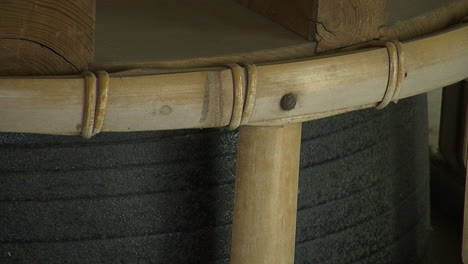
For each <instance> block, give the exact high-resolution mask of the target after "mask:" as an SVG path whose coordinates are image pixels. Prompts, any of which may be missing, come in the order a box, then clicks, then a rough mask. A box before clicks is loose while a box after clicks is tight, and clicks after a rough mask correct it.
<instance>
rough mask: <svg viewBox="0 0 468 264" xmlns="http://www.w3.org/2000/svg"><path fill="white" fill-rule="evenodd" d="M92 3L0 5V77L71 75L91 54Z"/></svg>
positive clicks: (22, 0) (46, 0)
mask: <svg viewBox="0 0 468 264" xmlns="http://www.w3.org/2000/svg"><path fill="white" fill-rule="evenodd" d="M94 17H95V0H60V1H56V0H18V1H2V2H1V8H0V74H1V75H32V74H34V75H43V74H74V73H78V72H82V71H83V70H85V69H87V66H88V64H89V63H91V62H92V60H93V54H94V52H93V51H94Z"/></svg>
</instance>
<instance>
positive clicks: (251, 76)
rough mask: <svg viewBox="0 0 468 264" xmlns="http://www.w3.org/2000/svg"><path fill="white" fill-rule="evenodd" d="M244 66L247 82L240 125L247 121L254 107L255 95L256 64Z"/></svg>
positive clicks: (245, 123)
mask: <svg viewBox="0 0 468 264" xmlns="http://www.w3.org/2000/svg"><path fill="white" fill-rule="evenodd" d="M246 67H247V79H248V82H247V91H246V97H245V104H244V110H243V112H242V118H241V122H240V124H241V125H247V124H248V123H249V121H250V116H252V111H253V108H254V103H255V95H256V93H257V66H255V65H254V64H246Z"/></svg>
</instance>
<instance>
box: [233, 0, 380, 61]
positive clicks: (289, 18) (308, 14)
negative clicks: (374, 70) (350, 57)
mask: <svg viewBox="0 0 468 264" xmlns="http://www.w3.org/2000/svg"><path fill="white" fill-rule="evenodd" d="M237 1H238V2H240V3H241V4H243V5H245V6H247V7H249V8H251V9H252V10H255V11H257V12H259V13H261V14H263V15H266V16H268V17H269V18H271V19H272V20H274V21H276V22H278V23H279V24H281V25H283V26H285V27H287V28H289V29H291V30H293V31H294V32H296V33H298V34H299V35H301V36H303V37H304V38H306V39H308V40H311V41H315V42H317V52H323V51H327V50H331V49H335V48H337V47H344V46H348V45H352V44H356V43H360V42H363V41H366V40H371V39H374V38H378V37H379V32H378V27H379V26H381V25H384V24H386V23H387V22H388V1H387V0H353V1H349V0H334V1H330V0H293V1H281V0H275V1H264V0H237ZM382 10H384V11H382ZM363 18H365V19H363Z"/></svg>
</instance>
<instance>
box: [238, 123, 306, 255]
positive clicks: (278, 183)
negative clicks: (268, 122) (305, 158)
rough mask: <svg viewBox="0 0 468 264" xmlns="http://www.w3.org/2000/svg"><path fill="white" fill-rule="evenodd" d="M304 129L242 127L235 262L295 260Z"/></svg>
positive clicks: (299, 126)
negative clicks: (300, 160)
mask: <svg viewBox="0 0 468 264" xmlns="http://www.w3.org/2000/svg"><path fill="white" fill-rule="evenodd" d="M301 128H302V125H301V124H300V123H298V124H293V125H287V126H283V127H249V126H244V127H241V128H240V137H239V148H238V153H237V176H236V194H235V201H234V217H233V219H234V220H233V231H232V247H231V263H232V264H244V263H252V264H260V263H272V264H275V263H278V264H280V263H281V264H288V263H294V246H295V231H296V210H297V188H298V185H297V184H298V174H299V151H300V145H301Z"/></svg>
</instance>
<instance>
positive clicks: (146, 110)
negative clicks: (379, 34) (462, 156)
mask: <svg viewBox="0 0 468 264" xmlns="http://www.w3.org/2000/svg"><path fill="white" fill-rule="evenodd" d="M403 50H404V52H405V60H406V78H405V79H404V81H403V84H402V87H401V93H400V95H399V97H398V98H400V99H401V98H405V97H410V96H413V95H417V94H420V93H426V92H428V91H430V90H433V89H436V88H439V87H443V86H446V85H449V84H451V83H455V82H458V81H460V80H463V79H464V78H466V77H468V67H466V65H468V25H467V24H463V25H459V26H457V27H454V28H452V29H450V30H447V31H445V32H442V33H439V34H437V35H432V36H426V37H425V38H421V39H416V40H413V41H409V42H406V43H404V44H403ZM388 75H389V59H388V54H387V50H386V49H385V48H375V49H367V50H359V51H357V52H351V53H349V52H348V53H342V54H332V55H327V56H319V57H310V58H305V59H302V60H295V61H283V62H278V63H274V64H263V65H257V88H256V90H257V92H256V100H255V102H254V106H253V112H252V116H251V118H250V122H249V123H248V125H262V126H269V125H282V124H287V123H295V122H304V121H308V120H313V119H318V118H323V117H327V116H330V115H335V114H339V113H343V112H348V111H353V110H357V109H362V108H368V107H372V106H375V104H376V103H377V102H379V101H380V100H381V99H382V97H383V96H384V93H385V91H386V85H387V81H388ZM84 86H85V84H84V78H83V77H82V76H60V77H1V78H0V106H1V107H0V116H2V122H1V123H0V131H2V132H26V133H43V134H63V135H78V134H80V133H81V127H82V123H83V109H84V101H85V100H84V96H85V93H84V90H85V89H84ZM290 92H293V93H295V94H297V95H298V96H297V97H298V102H297V106H296V108H295V109H294V110H292V111H282V110H281V109H280V107H279V101H280V100H281V97H282V96H283V95H284V94H286V93H290ZM233 94H234V88H233V80H232V73H231V70H230V69H227V68H200V69H173V70H146V71H145V70H141V71H128V72H122V73H114V74H110V80H109V99H108V104H107V109H106V118H105V120H104V124H103V127H102V131H114V132H128V131H144V130H169V129H184V128H208V127H225V126H228V125H229V122H230V118H231V115H232V108H233Z"/></svg>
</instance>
